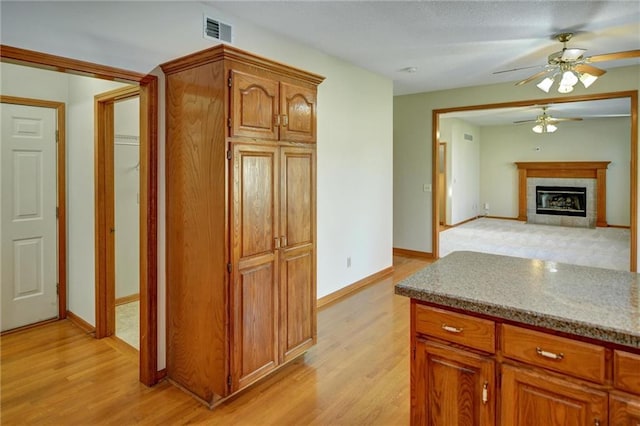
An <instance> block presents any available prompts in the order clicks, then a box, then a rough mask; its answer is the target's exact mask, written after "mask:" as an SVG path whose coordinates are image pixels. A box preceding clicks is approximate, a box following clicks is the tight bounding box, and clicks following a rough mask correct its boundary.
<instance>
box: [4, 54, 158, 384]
mask: <svg viewBox="0 0 640 426" xmlns="http://www.w3.org/2000/svg"><path fill="white" fill-rule="evenodd" d="M0 60H1V61H2V62H8V63H13V64H17V65H23V66H28V67H33V68H43V69H50V70H51V69H53V70H56V71H58V72H62V73H68V74H82V75H85V76H90V77H94V78H99V79H104V80H111V81H114V80H116V81H120V82H126V83H130V84H136V85H139V93H140V108H139V112H140V139H139V141H140V169H139V173H140V174H139V177H140V181H139V185H140V222H139V223H140V268H139V271H140V352H139V360H140V363H139V373H140V376H139V377H140V381H141V382H142V383H144V384H146V385H148V386H151V385H153V384H155V383H157V382H158V380H160V379H161V378H162V377H163V372H158V371H157V365H158V353H157V351H158V348H157V342H158V335H157V313H158V306H157V268H158V264H157V262H158V259H157V169H158V153H157V132H158V129H157V115H158V81H157V77H156V76H154V75H145V74H139V73H136V72H132V71H127V70H123V69H118V68H113V67H109V66H105V65H99V64H93V63H90V62H85V61H79V60H75V59H71V58H65V57H60V56H56V55H50V54H46V53H41V52H35V51H30V50H26V49H20V48H16V47H12V46H5V45H2V46H0Z"/></svg>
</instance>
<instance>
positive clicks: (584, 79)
mask: <svg viewBox="0 0 640 426" xmlns="http://www.w3.org/2000/svg"><path fill="white" fill-rule="evenodd" d="M571 37H573V33H562V34H558V35H557V36H555V38H556V39H557V40H558V41H559V42H561V43H563V48H562V50H560V51H558V52H555V53H552V54H551V55H549V56H548V58H547V64H546V65H543V66H544V70H542V71H540V72H538V73H536V74H534V75H532V76H531V77H529V78H526V79H524V80H522V81H519V82H518V83H516V86H521V85H523V84H526V83H529V82H531V81H533V80H536V79H538V78H541V77H544V79H542V80H541V81H540V82H539V83H538V84H537V85H536V86H537V87H538V88H539V89H540V90H543V91H545V92H547V93H548V92H549V89H551V86H552V85H553V83H554V81H555V80H556V79H560V83H559V85H558V92H560V93H569V92H572V91H573V87H574V86H575V85H576V84H577V83H578V81H580V82H581V83H582V85H583V86H584V87H585V88H587V87H589V86H591V85H592V84H593V82H595V81H596V80H597V79H598V77H600V76H602V75H603V74H604V73H606V71H605V70H603V69H601V68H597V67H594V66H592V65H589V64H591V63H594V62H605V61H614V60H619V59H630V58H638V57H640V49H636V50H627V51H623V52H615V53H605V54H602V55H594V56H587V57H585V56H584V52H586V49H579V48H568V47H567V42H568V41H569V40H571ZM538 67H539V66H533V67H523V68H514V69H510V70H504V71H496V72H494V74H500V73H504V72H511V71H517V70H522V69H527V68H538Z"/></svg>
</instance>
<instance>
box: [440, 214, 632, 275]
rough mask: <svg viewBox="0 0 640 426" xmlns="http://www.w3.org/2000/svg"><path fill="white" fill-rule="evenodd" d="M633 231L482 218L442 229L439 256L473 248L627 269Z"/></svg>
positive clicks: (516, 255)
mask: <svg viewBox="0 0 640 426" xmlns="http://www.w3.org/2000/svg"><path fill="white" fill-rule="evenodd" d="M630 234H631V233H630V231H629V229H621V228H595V229H591V228H568V227H563V226H550V225H537V224H529V223H525V222H520V221H516V220H507V219H491V218H479V219H476V220H472V221H470V222H467V223H464V224H462V225H459V226H456V227H453V228H449V229H447V230H446V231H443V232H440V257H444V256H445V255H447V254H449V253H451V252H452V251H461V250H470V251H478V252H483V253H492V254H502V255H507V256H515V257H524V258H527V259H541V260H549V261H554V262H561V263H570V264H574V265H584V266H594V267H599V268H607V269H616V270H622V271H628V270H629V258H630Z"/></svg>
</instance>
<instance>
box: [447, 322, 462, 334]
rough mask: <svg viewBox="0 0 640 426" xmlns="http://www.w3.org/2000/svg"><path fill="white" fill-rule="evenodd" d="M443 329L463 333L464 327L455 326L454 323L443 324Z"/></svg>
mask: <svg viewBox="0 0 640 426" xmlns="http://www.w3.org/2000/svg"><path fill="white" fill-rule="evenodd" d="M442 329H443V330H444V331H448V332H449V333H456V334H457V333H462V328H458V327H454V326H452V325H447V324H442Z"/></svg>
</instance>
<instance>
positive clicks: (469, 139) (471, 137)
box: [464, 133, 473, 141]
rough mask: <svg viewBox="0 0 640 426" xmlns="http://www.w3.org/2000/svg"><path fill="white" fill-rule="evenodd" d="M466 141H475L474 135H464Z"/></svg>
mask: <svg viewBox="0 0 640 426" xmlns="http://www.w3.org/2000/svg"><path fill="white" fill-rule="evenodd" d="M464 140H466V141H472V140H473V135H470V134H469V133H465V134H464Z"/></svg>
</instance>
